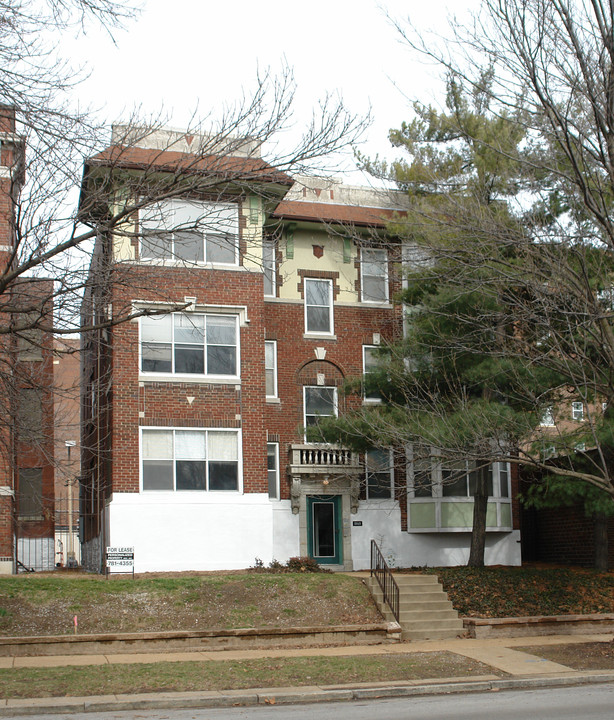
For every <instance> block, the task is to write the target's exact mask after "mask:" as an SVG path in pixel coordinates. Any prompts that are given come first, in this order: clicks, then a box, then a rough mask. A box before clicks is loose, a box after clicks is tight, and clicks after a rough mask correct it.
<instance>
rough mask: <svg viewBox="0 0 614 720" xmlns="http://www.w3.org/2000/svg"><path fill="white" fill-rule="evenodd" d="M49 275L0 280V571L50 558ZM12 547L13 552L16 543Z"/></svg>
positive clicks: (3, 235)
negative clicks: (3, 331)
mask: <svg viewBox="0 0 614 720" xmlns="http://www.w3.org/2000/svg"><path fill="white" fill-rule="evenodd" d="M15 130H16V128H15V111H14V108H11V107H6V106H0V146H1V150H0V283H3V281H4V280H5V278H6V276H7V274H8V273H9V272H10V271H11V270H12V269H14V268H15V266H16V262H17V255H18V248H16V237H17V235H16V232H15V227H14V220H15V208H16V205H17V203H18V201H19V195H20V191H21V188H22V185H23V182H24V170H23V155H24V143H23V138H21V137H20V136H19V135H17V134H16V131H15ZM52 321H53V282H52V281H50V280H45V279H38V278H31V277H24V276H19V277H16V278H13V279H12V280H10V281H8V282H7V284H6V286H4V284H2V286H1V288H0V322H1V323H2V327H3V329H9V330H10V332H8V333H0V400H1V403H2V405H1V410H0V573H12V572H15V571H16V570H17V565H18V563H19V562H21V563H22V564H23V565H26V566H28V567H30V568H35V569H37V570H49V569H51V568H53V566H54V539H53V535H54V517H53V508H54V460H53V458H54V448H53V398H52V387H53V358H52V353H53V347H52V335H51V333H50V332H48V331H46V330H45V328H47V327H49V328H50V327H51V326H52ZM16 549H17V552H15V550H16Z"/></svg>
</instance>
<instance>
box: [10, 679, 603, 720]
mask: <svg viewBox="0 0 614 720" xmlns="http://www.w3.org/2000/svg"><path fill="white" fill-rule="evenodd" d="M608 682H614V670H613V671H606V672H595V673H581V672H578V673H570V674H567V675H560V676H549V677H531V678H498V679H496V680H474V681H471V680H467V679H465V678H463V679H459V680H457V681H455V680H454V679H453V678H446V679H441V680H437V681H431V682H429V681H425V682H424V683H423V684H403V683H401V684H396V685H395V684H391V685H387V686H377V687H360V688H357V687H355V686H347V687H343V686H339V687H335V688H326V687H319V686H305V687H286V688H258V689H253V690H228V691H225V692H184V693H148V694H140V695H139V694H135V695H98V696H92V697H87V698H57V699H56V700H55V701H54V699H53V698H36V699H27V700H25V699H24V700H21V699H20V700H4V701H2V703H3V704H2V705H0V717H14V716H26V715H37V714H40V713H47V714H58V713H76V712H113V711H120V710H167V709H172V708H224V707H247V706H255V705H295V704H307V703H322V702H340V701H348V700H375V699H380V698H393V697H417V696H421V695H444V694H452V693H467V692H489V691H491V692H492V691H495V692H496V691H499V690H523V689H524V690H529V689H534V688H547V687H563V686H572V685H582V684H593V683H594V684H597V683H608Z"/></svg>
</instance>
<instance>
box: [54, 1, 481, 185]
mask: <svg viewBox="0 0 614 720" xmlns="http://www.w3.org/2000/svg"><path fill="white" fill-rule="evenodd" d="M142 2H143V12H142V13H141V15H140V16H139V17H137V18H136V20H132V21H129V22H128V23H127V25H126V29H125V30H122V31H118V32H116V33H115V37H114V39H115V44H114V43H113V42H112V41H111V39H110V38H109V37H107V36H105V34H104V33H103V32H100V30H97V31H96V32H90V33H88V35H87V36H86V37H85V38H84V39H82V40H80V41H79V42H78V43H70V44H69V45H67V46H66V47H65V49H66V50H69V52H70V53H71V54H72V56H73V58H76V59H78V60H79V61H80V58H83V59H84V62H85V63H88V64H89V65H90V67H91V76H90V77H89V79H88V80H87V81H86V82H85V83H84V84H83V85H82V86H80V88H79V90H78V95H79V98H80V102H82V103H83V104H85V105H88V104H91V105H93V106H95V107H97V108H100V109H101V110H102V111H103V112H104V116H105V117H106V118H107V119H108V120H109V121H115V120H117V119H121V118H124V117H126V116H127V115H128V114H129V113H130V112H131V110H132V109H133V108H134V107H135V106H140V107H141V110H142V112H143V113H144V114H145V115H149V114H153V113H156V112H157V111H158V110H160V109H161V108H163V109H164V113H165V117H166V119H167V121H168V122H167V124H169V125H172V126H174V127H179V128H182V127H186V126H187V124H188V123H189V121H190V118H191V117H192V115H193V114H194V113H196V114H200V115H205V114H207V113H208V112H209V111H210V110H211V109H212V108H213V110H214V111H215V109H216V108H219V107H220V106H221V105H223V104H224V103H229V102H232V101H234V100H236V99H237V98H240V96H241V93H242V91H245V92H247V93H249V91H250V89H253V88H254V86H255V81H256V76H257V72H258V68H260V70H261V71H263V70H265V69H267V68H270V69H271V70H272V71H273V72H278V71H280V69H281V68H282V67H283V64H284V63H286V64H287V65H288V66H289V67H290V68H292V69H293V72H294V76H295V79H296V82H297V87H298V94H297V103H296V115H297V123H300V119H301V117H305V116H308V115H310V114H311V110H312V108H313V107H315V106H317V102H318V99H319V98H322V97H323V96H324V95H325V94H326V93H327V92H339V93H341V94H342V96H343V98H344V100H345V103H346V105H347V107H348V108H349V109H350V110H351V111H353V112H355V113H365V112H366V111H367V110H368V108H369V107H371V108H372V114H373V118H374V122H373V125H372V127H371V129H370V130H369V132H368V135H367V138H366V142H365V145H364V148H363V149H365V150H366V152H367V153H368V154H370V155H374V154H375V153H377V152H379V153H380V154H383V155H390V150H389V145H388V142H387V139H386V136H387V131H388V129H389V128H391V127H397V126H398V125H399V124H400V123H401V122H402V120H404V119H406V118H407V117H408V115H409V112H408V108H409V99H413V98H420V99H422V100H424V101H426V102H433V101H435V102H436V101H437V100H438V99H441V85H440V84H439V83H438V82H437V81H436V78H437V77H438V76H439V74H440V73H439V71H438V70H437V69H435V68H433V67H429V66H428V65H426V64H425V63H424V61H423V60H422V61H420V59H419V58H417V57H416V56H415V55H413V54H412V53H411V52H410V51H409V49H408V48H407V46H406V45H404V44H403V43H402V42H401V39H400V36H399V33H398V32H397V31H396V30H395V29H394V28H393V27H392V25H391V22H390V20H389V19H388V18H387V17H386V12H388V14H389V15H390V16H391V17H393V18H395V19H398V20H401V21H402V20H403V19H404V18H407V17H409V18H411V21H412V23H413V25H414V26H415V27H416V28H420V29H421V30H422V29H424V31H426V30H427V29H428V28H431V29H433V28H434V29H437V28H442V27H443V25H444V23H445V21H446V17H447V16H448V14H449V13H450V12H454V13H455V14H456V15H457V16H458V17H462V16H463V13H464V12H465V11H466V8H468V7H469V8H475V7H477V5H478V0H383V1H382V2H378V1H377V0H309V1H308V2H304V3H296V2H288V1H287V0H283V1H282V0H260V1H259V2H254V1H253V0H232V2H228V3H223V2H219V1H215V2H213V1H212V0H142ZM352 181H353V182H356V177H353V178H352Z"/></svg>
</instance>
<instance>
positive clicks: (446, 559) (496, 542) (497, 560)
mask: <svg viewBox="0 0 614 720" xmlns="http://www.w3.org/2000/svg"><path fill="white" fill-rule="evenodd" d="M352 521H361V522H362V526H361V527H356V526H353V527H352V559H353V561H354V569H355V570H366V569H368V568H369V565H370V547H371V539H373V540H375V541H376V542H377V543H378V545H379V546H380V548H381V550H382V552H383V554H384V557H385V558H386V560H387V562H388V563H389V564H390V565H391V566H393V567H422V566H425V565H426V566H431V567H446V566H454V565H466V564H467V560H468V559H469V547H470V543H471V533H468V532H448V533H436V532H434V533H408V532H403V531H402V530H401V513H400V510H399V508H398V506H397V505H396V504H393V503H390V502H378V501H368V502H362V503H361V504H360V507H359V510H358V512H357V513H356V515H352ZM484 562H485V563H486V565H520V564H521V556H520V532H519V531H518V530H514V531H513V532H502V533H491V532H489V533H487V534H486V549H485V553H484Z"/></svg>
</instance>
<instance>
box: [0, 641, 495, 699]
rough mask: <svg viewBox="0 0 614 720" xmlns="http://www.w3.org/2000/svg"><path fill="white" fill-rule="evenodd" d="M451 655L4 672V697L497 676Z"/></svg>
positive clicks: (0, 689)
mask: <svg viewBox="0 0 614 720" xmlns="http://www.w3.org/2000/svg"><path fill="white" fill-rule="evenodd" d="M492 674H493V670H492V669H491V668H490V667H488V666H486V665H482V664H480V663H478V662H476V661H474V660H471V659H469V658H465V657H462V656H460V655H455V654H453V653H447V652H433V653H412V654H404V655H396V654H395V655H377V656H363V657H360V656H358V657H349V656H348V657H307V658H305V657H303V658H283V659H281V658H263V659H261V660H243V661H238V660H237V661H229V660H226V661H221V662H220V661H207V662H177V663H170V662H160V663H155V664H142V665H141V664H139V665H137V664H134V665H132V664H130V665H103V666H100V665H94V666H89V667H59V668H41V669H30V668H27V669H26V668H23V669H21V668H19V669H11V670H0V697H2V698H5V699H8V698H32V697H63V696H66V695H70V696H73V697H75V696H76V697H81V696H87V695H107V694H122V693H146V692H165V691H167V692H187V691H190V690H227V689H244V688H254V687H286V686H300V685H327V686H328V685H338V684H345V683H360V682H369V683H373V682H383V681H395V680H396V681H406V680H421V679H427V678H433V677H464V676H474V675H492Z"/></svg>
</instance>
